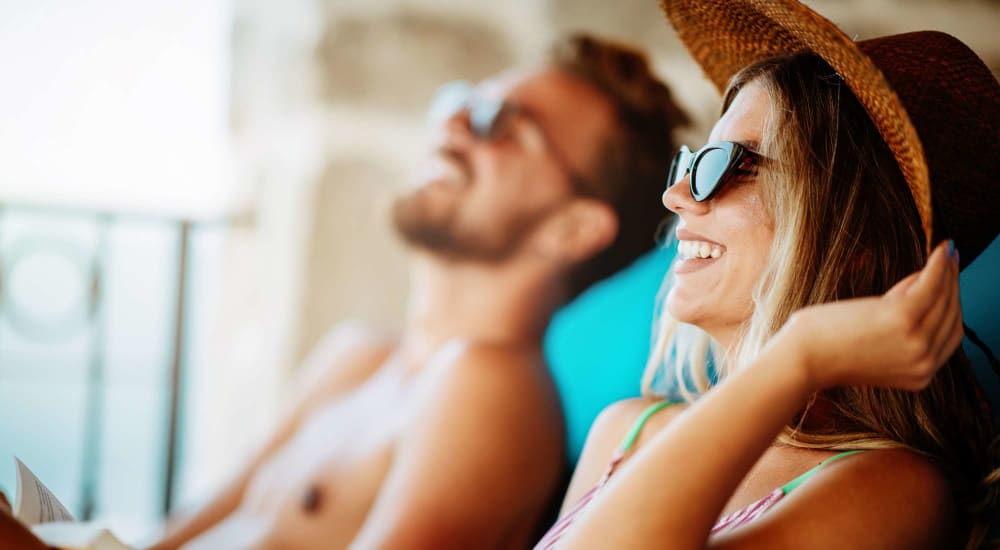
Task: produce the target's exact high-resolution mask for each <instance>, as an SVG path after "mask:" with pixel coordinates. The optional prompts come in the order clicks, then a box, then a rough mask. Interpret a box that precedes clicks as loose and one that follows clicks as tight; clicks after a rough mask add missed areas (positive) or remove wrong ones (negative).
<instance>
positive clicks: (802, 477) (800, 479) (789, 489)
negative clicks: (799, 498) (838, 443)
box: [781, 449, 865, 495]
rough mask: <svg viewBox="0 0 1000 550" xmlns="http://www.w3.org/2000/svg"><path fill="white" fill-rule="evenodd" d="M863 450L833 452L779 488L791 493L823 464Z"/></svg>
mask: <svg viewBox="0 0 1000 550" xmlns="http://www.w3.org/2000/svg"><path fill="white" fill-rule="evenodd" d="M863 452H865V451H864V449H858V450H854V451H844V452H842V453H839V454H835V455H833V456H831V457H830V458H828V459H826V460H824V461H823V462H820V463H819V464H817V465H815V466H813V467H812V468H811V469H810V470H809V471H808V472H806V473H804V474H802V475H800V476H799V477H797V478H795V479H793V480H791V481H789V482H788V483H786V484H784V485H782V486H781V490H782V491H784V493H785V494H786V495H787V494H788V493H791V492H792V491H793V490H794V489H797V488H798V487H799V485H802V484H803V483H804V482H805V480H807V479H809V478H810V477H811V476H812V475H813V474H815V473H816V472H818V471H820V470H822V469H823V467H824V466H826V465H827V464H829V463H831V462H833V461H834V460H840V459H841V458H844V457H845V456H849V455H853V454H857V453H863Z"/></svg>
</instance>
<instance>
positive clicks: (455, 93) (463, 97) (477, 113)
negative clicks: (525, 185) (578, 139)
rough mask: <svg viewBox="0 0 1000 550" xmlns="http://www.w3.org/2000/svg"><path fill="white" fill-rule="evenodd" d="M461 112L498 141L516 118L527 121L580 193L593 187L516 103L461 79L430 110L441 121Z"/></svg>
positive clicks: (484, 136) (479, 134) (478, 131)
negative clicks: (487, 94)
mask: <svg viewBox="0 0 1000 550" xmlns="http://www.w3.org/2000/svg"><path fill="white" fill-rule="evenodd" d="M462 111H466V112H467V114H468V125H469V126H468V127H469V131H470V132H471V133H472V135H474V136H475V137H476V138H478V139H481V140H483V141H496V140H499V139H502V138H504V137H507V136H508V135H509V134H510V133H511V131H512V130H513V125H514V122H515V121H517V120H518V119H522V120H525V121H527V122H528V123H529V124H530V125H531V127H532V128H533V129H534V130H535V131H536V132H537V133H538V135H539V136H540V137H541V140H542V142H543V144H544V147H545V149H546V151H548V153H549V154H550V155H551V157H552V158H553V159H554V160H555V162H556V164H558V165H559V168H560V169H561V170H562V171H563V172H565V173H566V174H567V176H568V177H569V179H570V182H571V183H572V184H573V186H574V187H575V188H576V189H577V192H580V193H585V192H586V191H587V190H588V189H590V186H589V185H588V184H587V180H586V179H585V178H584V177H583V176H580V175H579V174H577V173H576V171H575V170H574V169H573V166H572V165H571V164H570V162H569V159H567V158H566V156H565V155H563V154H562V151H560V150H559V149H557V148H556V147H555V146H554V145H553V143H552V140H551V138H549V135H548V134H547V133H546V132H545V129H544V128H542V127H541V125H539V124H538V122H537V121H536V120H535V118H534V117H533V116H531V113H530V112H528V111H527V110H525V109H524V108H523V107H522V106H521V105H520V104H518V103H517V102H515V101H511V100H507V99H503V98H492V97H484V96H482V95H480V94H478V93H477V92H476V87H475V86H474V85H472V84H471V83H469V82H465V81H461V80H459V81H455V82H449V83H447V84H445V85H443V86H441V88H439V89H438V91H437V92H436V93H435V94H434V98H433V99H432V100H431V106H430V109H429V110H428V113H427V118H428V122H430V123H432V124H440V123H441V122H443V121H444V120H447V119H448V118H451V117H453V116H455V115H457V114H458V113H460V112H462Z"/></svg>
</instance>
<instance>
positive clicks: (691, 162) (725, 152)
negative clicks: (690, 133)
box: [667, 141, 760, 202]
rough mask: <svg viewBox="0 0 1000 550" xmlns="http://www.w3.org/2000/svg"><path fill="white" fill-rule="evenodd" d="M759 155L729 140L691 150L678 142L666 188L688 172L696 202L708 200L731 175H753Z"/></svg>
mask: <svg viewBox="0 0 1000 550" xmlns="http://www.w3.org/2000/svg"><path fill="white" fill-rule="evenodd" d="M759 158H760V156H759V155H758V154H757V153H755V152H753V151H751V150H750V149H747V148H746V147H745V146H743V145H740V144H739V143H735V142H732V141H717V142H714V143H709V144H708V145H706V146H704V147H702V148H701V149H699V150H697V151H695V152H693V153H692V152H691V149H688V147H687V145H681V148H680V150H679V151H677V155H675V156H674V160H673V162H671V163H670V172H669V174H668V175H667V188H668V189H669V188H671V187H673V186H674V185H676V184H677V183H679V182H680V181H681V180H682V179H684V176H686V175H688V173H690V174H691V179H689V180H688V187H690V189H691V197H692V198H694V200H696V201H698V202H701V201H707V200H708V199H710V198H712V196H714V195H715V194H716V193H717V192H718V191H719V189H720V188H722V184H723V183H725V182H726V181H727V180H729V179H731V178H732V177H733V176H734V175H739V174H752V173H753V172H754V167H755V166H756V164H757V162H758V159H759Z"/></svg>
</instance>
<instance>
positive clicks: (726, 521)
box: [534, 401, 861, 550]
mask: <svg viewBox="0 0 1000 550" xmlns="http://www.w3.org/2000/svg"><path fill="white" fill-rule="evenodd" d="M676 404H677V402H676V401H661V402H659V403H655V404H653V405H651V406H649V407H648V408H646V410H645V411H643V413H642V414H641V415H640V416H639V418H638V419H636V421H635V424H633V425H632V429H631V430H629V433H628V435H627V436H626V437H625V440H624V441H623V442H622V444H621V445H619V446H618V448H617V449H616V450H615V453H614V454H613V455H612V456H611V462H610V463H609V464H608V467H607V468H606V469H605V470H604V474H603V475H602V476H601V479H599V480H598V481H597V484H596V485H594V486H593V487H591V489H590V490H589V491H587V492H586V493H585V494H584V495H583V496H582V497H580V500H578V501H576V504H574V505H573V508H571V509H570V510H569V511H568V512H566V515H564V516H563V517H561V518H559V521H557V522H556V524H555V525H553V526H552V528H550V529H549V531H548V532H547V533H545V536H544V537H542V540H540V541H538V544H536V545H535V548H534V550H550V549H552V548H555V545H556V543H558V542H559V539H561V538H562V537H563V535H564V534H566V531H567V530H568V529H569V527H570V526H571V525H573V521H574V520H575V519H576V516H577V515H578V514H579V513H580V512H581V511H582V510H583V509H584V508H586V507H587V504H589V503H590V501H591V500H593V499H594V497H596V496H597V495H598V493H600V492H601V490H602V489H604V486H605V485H606V484H607V482H608V480H609V479H611V474H613V473H614V472H615V470H616V469H617V468H618V465H619V464H621V461H622V460H623V459H624V458H625V455H626V454H628V452H629V451H630V450H631V449H632V446H633V445H635V442H636V440H637V439H639V434H640V433H641V432H642V428H643V426H645V425H646V422H647V421H648V420H649V418H650V417H651V416H653V414H655V413H656V412H657V411H659V410H661V409H664V408H666V407H668V406H670V405H676ZM859 452H861V451H846V452H843V453H840V454H836V455H834V456H831V457H830V458H828V459H826V460H824V461H823V462H820V463H819V464H818V465H816V466H815V467H813V468H812V469H810V470H809V471H808V472H806V473H804V474H802V475H800V476H798V477H796V478H795V479H793V480H791V481H789V482H788V483H786V484H784V485H782V486H781V487H778V488H777V489H775V490H774V491H772V492H771V493H770V494H768V495H767V496H765V497H764V498H762V499H760V500H758V501H756V502H754V503H753V504H750V505H749V506H747V507H745V508H742V509H740V510H737V511H735V512H733V513H731V514H729V515H727V516H725V517H723V518H721V519H720V520H719V521H718V522H717V523H716V524H715V526H714V527H712V534H713V535H714V534H716V533H720V532H722V531H726V530H729V529H734V528H736V527H739V526H740V525H744V524H746V523H749V522H751V521H753V520H754V519H756V518H757V517H759V516H760V515H761V514H763V513H764V512H766V511H768V510H769V509H770V508H771V507H772V506H774V505H775V504H777V502H778V501H779V500H781V499H782V498H784V496H785V495H787V494H788V493H790V492H792V490H794V489H795V488H797V487H798V486H799V485H802V483H803V482H805V480H806V479H808V478H809V477H811V476H812V475H813V474H815V473H816V472H818V471H819V470H820V469H822V468H823V467H824V466H826V465H827V464H829V463H831V462H833V461H834V460H838V459H840V458H843V457H845V456H848V455H852V454H854V453H859Z"/></svg>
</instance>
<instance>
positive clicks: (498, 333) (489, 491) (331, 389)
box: [157, 36, 686, 550]
mask: <svg viewBox="0 0 1000 550" xmlns="http://www.w3.org/2000/svg"><path fill="white" fill-rule="evenodd" d="M432 115H436V117H437V118H436V120H437V129H439V130H440V132H439V136H438V141H437V142H436V143H435V148H434V154H433V156H432V157H431V159H430V161H429V164H428V166H429V169H428V170H427V171H426V172H425V173H424V177H423V179H422V181H421V182H420V184H419V185H418V186H417V187H415V188H413V189H411V190H410V191H408V192H407V193H406V194H405V195H403V196H401V197H399V198H398V199H397V201H396V202H395V204H394V207H393V218H394V222H395V225H396V228H397V230H398V233H399V234H400V236H401V237H402V238H403V239H404V241H405V242H406V243H407V244H408V245H409V246H410V247H411V248H412V250H413V255H414V259H413V273H412V280H411V288H410V296H411V297H410V301H409V304H408V311H407V315H406V321H405V325H404V330H403V331H402V334H400V335H398V336H392V335H387V334H383V333H380V332H377V331H375V330H372V329H370V328H367V327H360V326H357V325H356V324H344V325H342V326H339V327H336V328H335V329H333V331H332V332H331V333H330V334H329V335H328V337H327V338H326V339H325V341H324V342H323V343H322V344H321V345H320V346H319V349H318V350H317V351H316V352H314V353H313V355H312V357H311V358H310V360H309V361H308V364H307V366H306V368H305V369H304V372H303V376H302V383H301V387H302V390H303V396H302V398H301V400H300V401H298V405H297V407H296V408H295V410H294V411H293V412H292V414H291V415H290V416H289V417H288V418H287V420H286V421H285V422H284V423H283V424H282V425H281V427H280V428H279V430H278V431H277V433H276V434H274V436H273V437H272V439H271V440H270V441H269V442H268V444H267V445H266V446H265V447H264V449H263V450H261V451H260V452H259V453H258V454H257V456H256V457H255V458H253V460H251V461H250V463H249V465H248V466H247V467H246V468H245V469H244V470H243V471H242V473H241V474H240V475H239V476H238V477H236V478H235V479H234V480H233V481H232V482H231V483H230V484H229V486H228V487H226V488H225V489H224V490H223V491H222V492H221V493H220V494H219V495H218V496H217V497H216V498H215V499H214V500H212V501H211V502H209V503H208V504H207V505H206V506H205V507H204V508H203V509H202V510H200V511H199V512H198V513H196V514H195V515H193V516H192V517H190V518H187V519H185V520H183V521H180V522H179V523H177V524H176V525H175V526H174V528H173V529H171V530H170V531H169V532H168V534H167V536H166V537H165V538H164V539H163V541H162V542H161V543H160V544H159V545H157V548H164V549H165V548H176V547H179V546H184V547H185V548H205V549H213V550H214V549H223V548H249V547H254V548H258V547H260V548H352V549H376V548H378V549H394V550H399V549H407V548H420V549H427V548H435V549H447V548H456V549H480V548H518V549H520V548H526V547H529V546H530V545H531V544H532V543H533V542H534V539H535V537H536V536H537V535H538V530H537V529H538V527H539V522H540V521H542V520H544V519H545V514H546V513H547V512H548V511H550V509H551V508H550V506H551V505H553V504H555V503H557V502H558V498H559V496H560V495H559V492H560V490H561V488H562V487H561V483H560V482H561V480H562V479H563V471H562V470H563V466H564V462H565V459H564V450H563V441H564V435H563V425H562V420H561V414H560V405H559V400H558V397H557V395H556V392H555V389H554V387H553V384H552V382H551V380H550V378H549V375H548V372H547V370H546V368H545V364H544V361H543V359H542V352H541V340H542V336H543V333H544V330H545V328H546V325H547V324H548V321H549V319H550V317H551V315H552V313H553V312H554V311H555V310H556V309H557V308H558V307H559V306H560V305H562V304H563V303H565V302H566V301H568V300H569V299H571V298H572V297H574V296H575V295H577V294H578V293H579V292H581V291H582V290H583V289H584V288H586V287H587V286H588V285H590V284H592V283H593V282H595V281H597V280H599V279H601V278H603V277H605V276H607V275H609V274H610V273H612V272H614V271H615V270H617V269H619V268H621V267H623V266H625V265H626V264H628V263H629V262H630V261H631V260H632V259H634V258H636V257H637V256H639V255H640V254H641V253H643V252H645V251H646V250H648V249H650V248H651V247H652V245H653V243H654V234H655V232H656V229H657V226H658V224H659V223H660V222H661V221H662V220H663V218H664V210H663V208H662V206H661V205H660V203H659V194H660V192H661V191H662V188H663V178H664V177H665V174H666V172H667V168H668V166H667V164H666V163H667V162H668V159H669V158H670V155H671V153H672V151H673V149H674V147H673V142H672V139H671V130H672V128H673V127H674V126H675V125H677V124H681V123H684V122H686V117H685V116H684V114H683V113H682V112H681V111H680V109H679V108H678V107H677V106H676V105H675V104H674V102H673V100H672V99H671V95H670V92H669V90H668V89H667V88H666V87H665V86H663V85H662V84H661V83H659V82H658V81H656V80H655V79H654V78H653V77H652V76H651V75H650V73H649V70H648V68H647V65H646V62H645V59H644V58H643V57H642V56H641V55H639V54H637V53H635V52H632V51H631V50H627V49H624V48H621V47H618V46H614V45H610V44H604V43H601V42H598V41H596V40H594V39H592V38H588V37H582V36H577V37H572V38H569V39H565V40H563V41H562V42H561V43H559V44H558V45H557V47H556V48H554V49H553V52H552V54H551V55H550V56H549V58H548V59H546V60H545V62H544V63H542V64H540V65H538V66H534V67H531V68H526V69H519V70H513V71H509V72H506V73H503V74H501V75H499V76H498V77H496V78H494V79H491V80H489V81H486V82H484V83H482V84H480V85H479V86H477V87H475V88H472V87H469V86H461V85H458V84H452V85H449V86H448V87H446V88H444V89H443V90H442V92H441V93H439V95H438V97H437V98H436V100H435V104H434V106H433V108H432Z"/></svg>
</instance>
